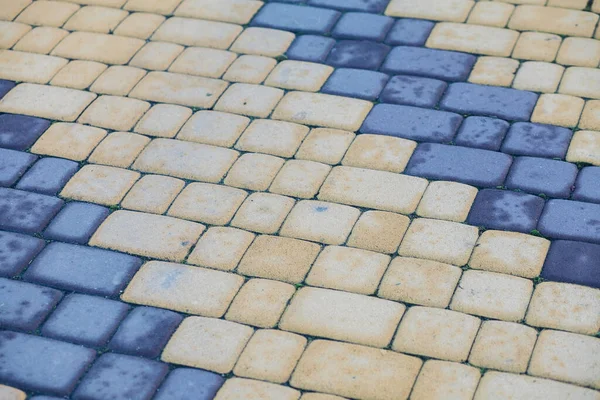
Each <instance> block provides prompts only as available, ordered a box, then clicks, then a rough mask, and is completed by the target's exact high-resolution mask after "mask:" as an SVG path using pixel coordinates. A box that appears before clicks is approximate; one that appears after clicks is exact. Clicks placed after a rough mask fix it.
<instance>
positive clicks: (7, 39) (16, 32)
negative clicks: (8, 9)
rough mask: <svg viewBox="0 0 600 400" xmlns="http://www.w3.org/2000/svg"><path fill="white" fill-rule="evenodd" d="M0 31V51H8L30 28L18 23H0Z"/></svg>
mask: <svg viewBox="0 0 600 400" xmlns="http://www.w3.org/2000/svg"><path fill="white" fill-rule="evenodd" d="M0 30H1V31H2V36H0V49H10V48H11V47H13V45H14V44H15V43H17V42H18V41H19V39H21V38H22V37H23V36H25V34H26V33H27V32H29V31H30V30H31V26H29V25H25V24H21V23H18V22H6V21H0Z"/></svg>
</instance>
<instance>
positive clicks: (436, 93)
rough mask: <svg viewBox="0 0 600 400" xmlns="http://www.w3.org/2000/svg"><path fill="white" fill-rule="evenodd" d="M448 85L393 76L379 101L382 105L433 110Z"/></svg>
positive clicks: (426, 79) (424, 79)
mask: <svg viewBox="0 0 600 400" xmlns="http://www.w3.org/2000/svg"><path fill="white" fill-rule="evenodd" d="M447 86H448V85H447V84H446V82H443V81H439V80H436V79H429V78H415V77H412V76H402V75H398V76H394V77H393V78H392V79H390V81H389V82H388V84H387V85H386V87H385V89H384V91H383V93H381V97H380V100H381V101H382V102H384V103H396V104H406V105H411V106H417V107H427V108H433V107H434V106H435V105H436V104H437V102H438V100H439V99H440V97H442V94H443V93H444V91H445V90H446V87H447Z"/></svg>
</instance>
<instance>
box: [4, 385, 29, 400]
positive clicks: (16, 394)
mask: <svg viewBox="0 0 600 400" xmlns="http://www.w3.org/2000/svg"><path fill="white" fill-rule="evenodd" d="M0 398H2V399H4V400H25V399H26V398H27V394H26V393H25V392H23V391H21V390H19V389H17V388H13V387H10V386H5V385H0Z"/></svg>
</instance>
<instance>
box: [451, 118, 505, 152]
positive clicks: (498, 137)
mask: <svg viewBox="0 0 600 400" xmlns="http://www.w3.org/2000/svg"><path fill="white" fill-rule="evenodd" d="M509 126H510V124H509V123H508V122H506V121H504V120H501V119H497V118H488V117H468V118H465V120H464V121H463V123H462V125H461V126H460V129H459V130H458V133H457V134H456V139H455V140H454V142H455V143H456V144H457V145H459V146H466V147H476V148H479V149H485V150H499V149H500V146H501V145H502V140H503V139H504V135H506V131H507V130H508V127H509Z"/></svg>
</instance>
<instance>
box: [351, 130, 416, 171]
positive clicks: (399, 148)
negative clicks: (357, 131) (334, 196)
mask: <svg viewBox="0 0 600 400" xmlns="http://www.w3.org/2000/svg"><path fill="white" fill-rule="evenodd" d="M415 147H417V144H416V143H415V142H413V141H412V140H406V139H402V138H395V137H389V136H383V135H369V134H363V135H358V137H356V139H355V140H354V141H353V142H352V145H351V146H350V148H349V149H348V151H347V152H346V154H345V155H344V159H343V160H342V165H347V166H350V167H358V168H367V169H378V170H383V171H390V172H402V171H404V168H405V167H406V164H407V163H408V160H409V159H410V156H411V155H412V153H413V151H414V149H415Z"/></svg>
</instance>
